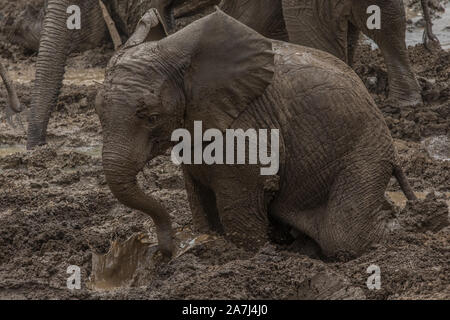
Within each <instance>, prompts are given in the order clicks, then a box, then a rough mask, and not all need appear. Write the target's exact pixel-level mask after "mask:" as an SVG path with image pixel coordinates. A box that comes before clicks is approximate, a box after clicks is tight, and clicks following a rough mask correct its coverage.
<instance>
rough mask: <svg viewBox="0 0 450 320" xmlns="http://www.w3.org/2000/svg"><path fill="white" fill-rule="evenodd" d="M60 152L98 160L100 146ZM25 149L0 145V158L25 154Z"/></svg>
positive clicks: (67, 148) (74, 148)
mask: <svg viewBox="0 0 450 320" xmlns="http://www.w3.org/2000/svg"><path fill="white" fill-rule="evenodd" d="M58 150H60V151H62V152H78V153H81V154H84V155H87V156H90V157H93V158H100V157H101V155H102V146H101V145H94V146H87V147H62V148H60V149H58ZM26 151H27V148H26V146H25V145H22V144H13V145H8V144H2V145H0V158H3V157H6V156H9V155H12V154H15V153H25V152H26Z"/></svg>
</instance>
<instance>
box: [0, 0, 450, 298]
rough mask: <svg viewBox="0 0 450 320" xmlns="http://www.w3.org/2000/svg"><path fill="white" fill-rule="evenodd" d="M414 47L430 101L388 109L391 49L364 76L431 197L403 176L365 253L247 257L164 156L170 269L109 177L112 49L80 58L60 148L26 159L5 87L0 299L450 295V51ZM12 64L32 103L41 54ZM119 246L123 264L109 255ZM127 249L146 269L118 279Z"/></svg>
mask: <svg viewBox="0 0 450 320" xmlns="http://www.w3.org/2000/svg"><path fill="white" fill-rule="evenodd" d="M19 2H20V1H19ZM19 2H18V3H19ZM7 3H8V5H9V6H10V7H12V6H13V4H14V3H16V2H15V1H7ZM14 8H16V7H14ZM0 9H1V8H0ZM11 10H12V9H11ZM14 10H15V9H14ZM409 52H410V57H411V60H412V62H413V68H414V70H415V71H416V72H417V73H418V76H419V80H420V83H421V85H422V88H423V96H424V104H423V105H420V106H418V107H415V108H404V109H399V108H397V107H396V106H395V105H391V104H389V103H388V102H387V101H386V97H387V94H388V91H387V90H388V89H387V76H386V68H385V66H384V63H383V59H382V57H381V55H380V52H379V51H377V50H375V51H372V50H371V49H370V47H369V46H362V47H361V48H360V49H359V51H358V53H357V59H356V65H355V70H356V71H357V73H358V74H359V75H360V77H361V78H362V80H363V81H364V82H365V83H366V85H367V86H368V88H369V90H370V92H371V93H372V95H373V97H374V98H375V100H376V102H377V103H378V105H379V107H380V109H381V110H382V111H383V113H384V115H385V117H386V121H387V123H388V125H389V127H390V129H391V131H392V133H393V136H394V137H395V138H396V140H395V144H396V146H397V148H398V152H399V158H400V161H401V163H402V165H403V167H404V168H405V171H406V173H407V175H408V177H409V179H410V180H411V183H412V186H413V188H414V190H415V191H416V192H417V193H418V195H419V198H420V200H418V201H409V202H407V201H406V200H405V199H404V197H403V196H402V194H401V192H400V189H399V186H398V185H397V183H396V182H395V180H394V179H393V180H392V183H391V184H390V185H389V188H388V191H387V193H386V196H387V198H388V199H390V201H392V202H393V204H394V211H393V213H392V221H391V223H390V234H388V235H387V236H386V239H385V240H384V241H383V242H382V243H380V244H379V245H376V246H374V247H373V248H371V249H370V250H369V251H368V252H367V253H366V254H364V255H363V256H361V257H359V258H357V259H349V258H348V257H340V258H339V259H337V260H328V259H324V258H323V257H321V255H320V253H318V252H317V248H315V247H314V246H313V245H311V244H310V243H309V242H308V241H303V242H302V241H298V242H295V243H284V244H280V243H275V242H270V243H267V244H266V245H265V246H264V247H263V248H262V249H261V250H259V251H258V252H247V251H244V250H242V249H239V248H237V247H235V246H234V245H233V244H231V243H229V242H227V241H226V240H224V239H223V238H222V237H220V236H217V235H208V236H207V235H201V234H196V233H194V232H192V230H191V226H192V221H191V214H190V210H189V209H188V203H187V197H186V193H185V191H184V181H183V177H182V174H181V172H180V169H179V168H178V167H176V166H174V165H173V164H172V162H171V161H170V159H169V157H168V156H167V155H166V156H164V157H160V158H157V159H155V160H154V161H152V162H151V163H150V164H148V165H147V166H146V168H145V170H144V172H143V173H141V174H140V175H139V183H140V184H141V185H142V186H143V188H144V190H146V191H147V192H149V193H152V194H153V195H155V196H156V197H157V198H158V199H160V200H161V201H162V203H164V204H165V206H166V208H167V209H168V211H169V212H170V215H171V216H172V221H173V228H174V229H175V230H176V243H177V246H178V248H177V255H176V256H175V258H174V259H172V260H171V261H170V262H164V261H161V258H160V257H159V256H158V254H157V253H155V250H154V246H155V244H156V238H155V229H154V225H153V222H152V221H151V220H150V219H149V218H148V217H147V216H145V215H143V214H141V213H138V212H136V211H134V210H130V209H128V208H126V207H124V206H122V205H120V204H119V203H118V201H117V200H116V199H115V198H114V197H113V196H112V194H111V192H110V191H109V189H108V187H107V185H106V181H105V177H104V174H103V171H102V166H101V145H102V137H101V127H100V125H99V121H98V119H97V116H96V114H95V110H94V100H95V94H96V90H97V85H98V84H97V81H101V79H102V70H103V68H104V67H105V66H106V63H107V61H108V59H109V58H110V57H111V54H112V50H111V47H110V46H105V47H102V48H97V49H94V50H91V51H88V52H84V53H82V54H80V55H74V56H73V57H71V58H70V59H69V64H68V76H67V77H66V82H65V83H64V87H63V90H62V93H61V95H60V98H59V101H58V104H57V107H56V110H55V112H54V113H53V115H52V118H51V119H50V122H49V131H48V133H49V134H48V142H49V145H48V146H44V147H40V148H38V149H36V150H34V151H33V152H27V151H25V148H24V145H25V144H26V135H25V132H24V131H23V130H22V129H21V128H20V127H18V128H16V129H14V128H11V126H9V125H8V124H7V123H6V122H5V121H4V110H5V105H6V101H5V94H6V93H5V91H4V88H3V86H0V117H1V119H2V121H1V123H0V299H21V298H26V299H65V298H69V299H97V298H101V299H113V298H117V299H189V298H191V299H232V298H233V299H246V298H247V299H344V298H353V299H450V263H449V262H450V250H449V249H450V244H449V241H450V226H449V210H448V206H447V203H448V202H450V196H449V193H450V161H449V158H450V144H449V137H450V133H449V129H450V122H449V121H450V101H449V96H450V91H449V84H450V79H449V74H450V57H449V53H448V52H446V51H438V52H433V53H430V52H428V51H427V50H425V49H424V48H423V46H422V45H417V46H415V47H410V49H409ZM0 57H2V58H3V59H6V60H7V61H8V63H9V64H8V68H9V70H10V71H11V73H12V74H13V77H14V79H15V80H19V81H17V82H18V86H17V87H18V93H19V98H20V100H21V102H22V103H23V104H24V105H25V106H29V105H30V99H31V97H30V93H31V87H32V79H33V77H32V73H33V71H32V70H33V68H34V62H35V57H34V56H32V55H31V56H30V55H27V54H26V53H24V52H23V51H22V50H21V49H19V48H17V47H15V46H11V45H8V44H4V43H2V42H0ZM22 118H23V120H25V119H26V112H25V114H24V115H22ZM127 240H128V242H127ZM124 243H125V244H124ZM111 250H112V251H111ZM109 251H111V252H116V253H117V255H116V256H117V258H112V257H111V252H110V254H109V256H108V255H107V256H106V257H103V255H105V254H107V253H108V252H109ZM127 255H129V257H131V258H132V259H135V260H134V261H135V262H136V263H135V264H130V265H127V268H125V269H126V270H128V271H129V272H128V273H127V274H119V272H118V271H117V266H118V264H117V262H118V261H120V257H126V256H127ZM106 262H108V263H106ZM71 265H75V266H78V267H80V270H81V282H82V286H81V289H80V290H69V289H68V288H67V283H66V282H67V278H68V276H69V275H68V274H67V268H68V266H71ZM371 265H376V266H378V267H379V268H380V270H381V289H380V290H369V289H368V287H367V285H366V282H367V279H368V277H369V275H370V274H368V273H367V268H368V267H369V266H371ZM102 277H103V278H102ZM117 286H119V287H118V288H117Z"/></svg>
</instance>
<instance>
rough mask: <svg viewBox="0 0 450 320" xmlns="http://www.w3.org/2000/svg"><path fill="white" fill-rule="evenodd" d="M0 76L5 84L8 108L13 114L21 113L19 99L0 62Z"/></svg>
mask: <svg viewBox="0 0 450 320" xmlns="http://www.w3.org/2000/svg"><path fill="white" fill-rule="evenodd" d="M0 76H1V77H2V79H3V82H4V83H5V87H6V91H7V92H8V102H9V103H8V105H9V107H10V108H11V109H12V110H13V111H14V112H15V113H19V112H21V111H22V108H21V107H20V102H19V98H18V97H17V93H16V90H15V88H14V85H13V83H12V81H11V79H10V78H9V76H8V72H7V71H6V69H5V67H3V64H2V63H1V62H0Z"/></svg>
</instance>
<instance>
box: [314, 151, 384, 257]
mask: <svg viewBox="0 0 450 320" xmlns="http://www.w3.org/2000/svg"><path fill="white" fill-rule="evenodd" d="M391 175H392V166H390V165H386V162H381V161H379V162H378V163H376V162H375V161H372V160H370V159H369V160H361V161H357V162H355V163H353V164H351V165H350V166H347V167H346V168H345V169H344V170H342V171H341V172H340V173H339V175H338V176H337V178H336V179H335V181H334V183H333V186H332V189H331V192H330V195H329V200H328V204H327V208H326V211H325V212H324V214H323V215H321V217H320V218H319V221H318V235H317V238H316V239H315V240H316V241H317V242H318V243H319V245H320V247H321V249H322V251H323V253H324V254H325V255H326V256H329V257H333V256H338V255H341V254H342V253H343V254H345V255H346V256H349V255H350V256H357V255H359V254H361V253H363V252H364V251H365V250H366V249H367V248H368V247H369V246H370V245H371V244H373V243H376V242H378V241H379V240H381V239H382V238H383V236H384V235H385V232H386V230H387V228H386V225H387V221H388V215H390V214H391V211H390V210H384V209H385V208H386V206H385V202H386V201H385V197H384V192H385V190H386V187H387V184H388V182H389V180H390V177H391Z"/></svg>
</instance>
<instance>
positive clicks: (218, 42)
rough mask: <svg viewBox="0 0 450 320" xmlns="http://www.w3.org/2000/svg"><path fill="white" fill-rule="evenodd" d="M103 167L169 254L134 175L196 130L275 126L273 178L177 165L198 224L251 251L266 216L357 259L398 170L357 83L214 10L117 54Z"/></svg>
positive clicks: (162, 213)
mask: <svg viewBox="0 0 450 320" xmlns="http://www.w3.org/2000/svg"><path fill="white" fill-rule="evenodd" d="M96 107H97V113H98V114H99V117H100V121H101V123H102V128H103V139H104V147H103V166H104V171H105V174H106V179H107V182H108V184H109V186H110V188H111V190H112V192H113V193H114V195H115V196H116V197H117V198H118V199H119V200H120V201H121V202H122V203H124V204H125V205H127V206H129V207H131V208H134V209H138V210H141V211H143V212H145V213H147V214H149V215H150V216H151V217H152V218H153V219H154V221H155V224H156V228H157V233H158V238H159V244H160V247H161V249H162V251H163V252H164V253H166V254H170V253H171V252H172V248H173V246H172V240H171V224H170V217H169V214H168V213H167V211H166V210H165V209H164V207H163V206H161V205H160V204H159V202H158V201H157V200H156V199H155V198H154V197H152V196H148V195H145V194H144V193H143V192H142V191H141V189H140V188H139V186H138V184H137V181H136V175H137V174H138V173H139V172H140V171H141V170H142V168H143V167H144V165H145V164H146V163H147V162H148V161H149V160H150V159H152V158H154V157H156V156H158V155H161V154H163V153H164V152H165V150H167V149H168V148H169V147H170V146H171V145H172V144H173V143H172V142H171V141H170V139H171V134H172V132H173V130H175V129H177V128H180V127H181V128H186V129H187V130H189V131H190V132H191V133H192V136H193V123H194V121H198V120H201V121H203V128H204V130H206V129H208V128H216V129H219V130H220V131H222V132H223V131H224V130H225V129H227V128H235V129H239V128H240V129H244V130H246V129H249V128H254V129H279V130H280V170H279V172H278V176H261V175H260V166H259V165H231V166H229V165H211V166H208V165H183V170H184V177H185V181H186V188H187V193H188V198H189V202H190V206H191V210H192V213H193V220H194V224H195V227H196V228H197V230H200V231H203V232H205V231H208V230H215V231H218V232H223V233H224V234H225V235H226V236H227V237H228V238H229V239H231V240H232V241H234V242H236V243H237V244H240V245H244V246H246V247H251V248H255V247H257V246H259V245H261V244H262V243H263V242H265V241H266V239H267V234H268V224H269V223H268V219H269V215H270V216H272V217H274V218H275V219H278V220H280V221H282V222H284V223H286V224H288V225H289V226H291V227H293V228H295V229H297V230H299V231H301V232H303V233H305V234H307V235H308V236H310V237H311V238H313V239H314V240H315V241H316V242H317V243H318V244H319V245H320V247H321V248H322V250H323V252H324V253H325V254H326V255H335V254H337V253H338V252H340V251H345V252H350V253H353V254H358V253H361V252H362V251H363V250H365V249H366V248H367V247H368V246H369V245H370V244H371V243H373V242H376V241H378V240H379V239H380V238H381V237H382V236H383V234H384V232H385V230H386V222H387V217H386V212H390V211H389V210H384V209H387V205H386V203H387V202H386V200H385V198H384V192H385V189H386V186H387V184H388V182H389V180H390V178H391V176H392V175H393V174H395V176H396V177H397V179H398V181H399V183H400V185H401V186H402V188H403V190H404V191H405V194H406V195H407V197H408V198H409V199H414V198H415V196H414V193H413V192H412V191H411V188H410V186H409V184H408V182H407V179H406V177H405V176H404V174H403V171H402V169H401V168H400V167H399V165H398V159H397V154H396V150H395V148H394V146H393V141H392V138H391V136H390V133H389V130H388V128H387V126H386V124H385V122H384V119H383V116H382V114H381V113H380V111H379V110H378V108H377V106H376V104H375V103H374V101H373V99H372V98H371V96H370V94H369V93H368V92H367V90H366V88H365V87H364V85H363V83H362V81H361V80H360V79H359V78H358V76H357V75H356V74H355V73H354V72H353V71H352V70H351V69H350V67H348V66H347V65H346V64H345V63H344V62H342V61H341V60H339V59H337V58H336V57H333V56H332V55H329V54H328V53H325V52H322V51H319V50H316V49H311V48H306V47H302V46H297V45H293V44H288V43H285V42H281V41H277V40H270V39H268V38H265V37H263V36H261V35H259V34H258V33H256V32H254V31H253V30H252V29H250V28H248V27H246V26H245V25H243V24H241V23H239V22H237V21H236V20H234V19H233V18H231V17H229V16H227V15H226V14H224V13H222V12H221V11H218V12H216V13H213V14H211V15H209V16H207V17H205V18H202V19H200V20H198V21H196V22H194V23H192V24H191V25H190V26H188V27H186V28H185V29H183V30H181V31H179V32H177V33H175V34H173V35H171V36H169V37H168V38H165V39H163V40H161V41H159V42H146V43H143V44H140V45H137V46H134V47H131V48H128V49H126V50H122V51H120V52H119V53H117V54H116V55H115V57H113V59H112V60H111V61H110V64H109V66H108V70H107V74H106V80H105V84H104V88H103V89H102V90H100V92H99V93H98V96H97V103H96Z"/></svg>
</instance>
